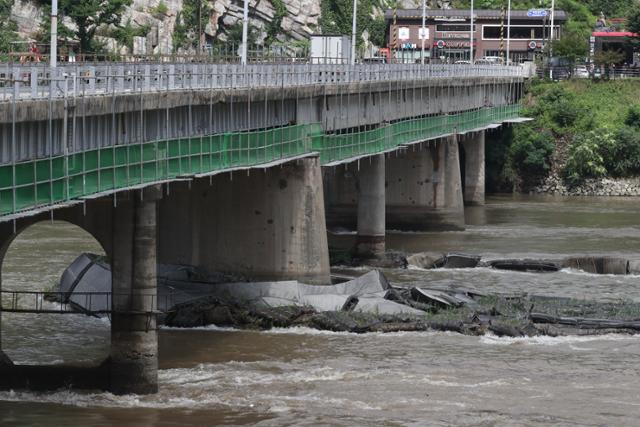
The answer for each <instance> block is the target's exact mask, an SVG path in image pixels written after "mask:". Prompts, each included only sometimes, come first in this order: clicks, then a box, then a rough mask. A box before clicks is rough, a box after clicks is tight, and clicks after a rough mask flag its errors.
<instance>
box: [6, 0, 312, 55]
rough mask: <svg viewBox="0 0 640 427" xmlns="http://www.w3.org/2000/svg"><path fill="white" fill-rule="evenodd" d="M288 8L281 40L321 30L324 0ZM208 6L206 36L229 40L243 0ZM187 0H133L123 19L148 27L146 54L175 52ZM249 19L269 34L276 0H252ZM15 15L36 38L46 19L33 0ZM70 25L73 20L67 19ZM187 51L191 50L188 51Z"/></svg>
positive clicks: (20, 0) (17, 6)
mask: <svg viewBox="0 0 640 427" xmlns="http://www.w3.org/2000/svg"><path fill="white" fill-rule="evenodd" d="M281 1H282V3H283V5H284V6H285V8H286V14H285V15H284V17H283V18H282V22H281V31H280V35H279V36H278V39H280V40H281V41H283V42H284V41H290V40H306V39H308V37H309V35H310V34H312V33H314V32H316V31H317V27H318V20H319V18H320V0H281ZM202 3H203V6H204V7H205V9H209V10H210V14H209V17H208V19H207V20H206V25H205V26H204V27H203V28H202V32H203V33H204V37H205V38H207V39H208V40H212V39H218V40H221V41H226V40H227V37H228V30H229V29H230V28H231V27H233V26H234V25H236V24H238V23H241V22H242V9H243V1H242V0H216V1H212V0H202ZM183 6H184V0H133V2H132V4H131V6H129V7H128V8H127V11H126V12H125V14H124V15H123V17H122V23H123V24H126V23H127V22H129V21H130V22H131V24H132V25H135V26H140V27H144V28H148V33H147V34H146V36H145V39H146V40H145V44H144V45H145V47H144V48H143V49H141V50H143V51H145V52H136V53H146V54H171V53H173V52H174V46H173V34H174V32H175V30H176V21H177V18H178V15H179V13H180V11H182V10H183ZM249 8H250V9H249V10H250V14H249V19H250V25H251V27H253V28H255V29H256V30H257V38H258V40H263V39H264V38H265V37H266V26H267V24H269V23H270V22H272V21H273V20H274V18H275V16H276V8H275V7H274V2H273V1H272V0H250V2H249ZM11 15H12V16H11V17H12V19H13V20H15V21H16V23H17V24H18V34H19V36H20V37H21V38H22V39H25V40H32V39H34V36H35V33H36V32H37V31H38V30H39V29H40V26H41V24H42V21H43V18H44V16H43V11H42V9H40V8H39V7H38V5H37V4H36V3H35V2H34V1H31V0H15V2H14V4H13V7H12V10H11ZM63 22H64V24H65V25H66V26H68V27H69V28H73V24H72V23H71V22H70V21H69V20H63ZM107 39H109V37H103V38H102V40H101V41H102V42H103V43H104V44H105V45H107V46H113V47H114V48H115V50H117V51H118V52H121V53H132V52H128V51H129V48H128V47H125V46H117V45H115V46H114V43H113V39H111V40H107ZM183 53H189V52H188V51H185V52H183Z"/></svg>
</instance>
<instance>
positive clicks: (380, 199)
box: [355, 154, 386, 258]
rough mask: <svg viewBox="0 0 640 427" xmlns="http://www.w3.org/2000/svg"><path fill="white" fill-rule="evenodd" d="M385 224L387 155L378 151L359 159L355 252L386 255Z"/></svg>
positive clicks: (372, 256)
mask: <svg viewBox="0 0 640 427" xmlns="http://www.w3.org/2000/svg"><path fill="white" fill-rule="evenodd" d="M385 227H386V223H385V157H384V154H378V155H376V156H372V157H370V158H368V159H363V160H362V161H360V172H359V173H358V235H357V240H356V248H355V252H356V255H357V256H359V257H362V258H375V257H380V256H383V255H384V253H385Z"/></svg>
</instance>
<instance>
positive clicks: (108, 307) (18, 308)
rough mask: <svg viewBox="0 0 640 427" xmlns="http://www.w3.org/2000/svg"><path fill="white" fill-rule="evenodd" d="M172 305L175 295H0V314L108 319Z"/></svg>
mask: <svg viewBox="0 0 640 427" xmlns="http://www.w3.org/2000/svg"><path fill="white" fill-rule="evenodd" d="M173 305H175V295H174V294H173V293H166V294H159V295H156V294H135V295H134V294H117V293H116V294H113V293H111V292H73V293H72V294H68V293H66V292H43V291H12V290H7V291H0V312H6V313H33V314H78V313H85V314H90V315H100V314H103V315H108V314H113V313H127V314H155V313H159V312H165V311H167V310H168V309H169V308H171V307H172V306H173Z"/></svg>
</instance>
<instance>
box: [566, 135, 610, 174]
mask: <svg viewBox="0 0 640 427" xmlns="http://www.w3.org/2000/svg"><path fill="white" fill-rule="evenodd" d="M613 145H614V140H613V136H612V135H611V133H610V132H609V131H608V130H607V129H598V130H595V131H588V132H584V133H578V134H576V135H575V136H574V138H573V141H571V145H570V146H569V158H568V159H567V164H566V165H565V174H566V176H567V178H568V179H569V180H571V181H580V180H582V179H584V178H597V177H600V176H604V175H606V173H607V168H606V166H605V159H604V157H603V155H602V153H603V151H607V149H610V147H613Z"/></svg>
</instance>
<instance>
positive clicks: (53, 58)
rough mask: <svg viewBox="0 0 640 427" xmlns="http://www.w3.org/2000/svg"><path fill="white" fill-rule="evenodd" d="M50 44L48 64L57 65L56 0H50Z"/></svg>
mask: <svg viewBox="0 0 640 427" xmlns="http://www.w3.org/2000/svg"><path fill="white" fill-rule="evenodd" d="M50 43H51V45H50V46H49V65H50V66H51V68H56V66H57V65H58V0H51V42H50Z"/></svg>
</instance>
